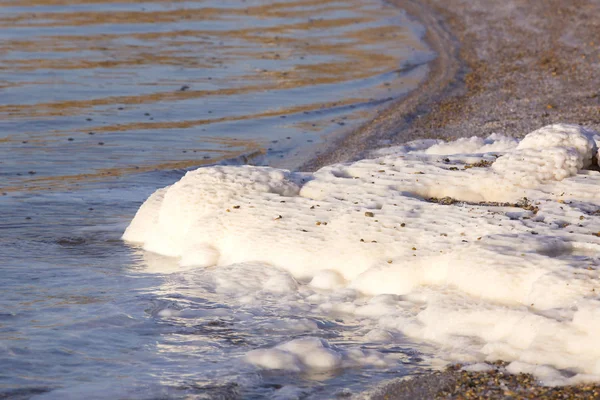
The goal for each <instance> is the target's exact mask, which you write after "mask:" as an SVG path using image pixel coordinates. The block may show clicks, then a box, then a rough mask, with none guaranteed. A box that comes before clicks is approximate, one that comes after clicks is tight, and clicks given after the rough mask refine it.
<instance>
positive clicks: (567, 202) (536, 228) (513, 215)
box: [123, 125, 600, 384]
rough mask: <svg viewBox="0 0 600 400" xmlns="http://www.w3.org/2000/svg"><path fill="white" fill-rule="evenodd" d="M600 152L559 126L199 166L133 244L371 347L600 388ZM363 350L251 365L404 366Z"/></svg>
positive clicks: (315, 345)
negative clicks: (359, 331) (272, 296)
mask: <svg viewBox="0 0 600 400" xmlns="http://www.w3.org/2000/svg"><path fill="white" fill-rule="evenodd" d="M598 142H599V137H598V135H597V134H595V133H594V132H591V131H588V130H585V129H583V128H581V127H577V126H571V125H552V126H548V127H545V128H542V129H540V130H538V131H535V132H532V133H531V134H529V135H527V136H526V137H525V138H524V139H523V140H521V141H520V142H518V141H516V140H514V139H511V138H506V137H502V136H499V135H493V136H491V137H489V138H487V139H482V138H472V139H460V140H458V141H455V142H451V143H442V142H440V141H434V140H426V141H418V142H413V143H409V144H407V145H405V146H400V147H395V148H390V149H385V150H381V151H378V152H376V153H375V154H374V157H375V158H374V159H368V160H361V161H358V162H355V163H351V164H336V165H331V166H328V167H325V168H322V169H321V170H319V171H317V172H315V173H314V174H305V173H292V172H288V171H283V170H278V169H273V168H264V167H251V166H244V167H226V166H217V167H210V168H200V169H198V170H195V171H192V172H189V173H187V174H186V176H185V177H183V178H182V179H181V180H180V181H179V182H177V183H175V184H173V185H172V186H169V187H167V188H164V189H161V190H158V191H157V192H156V193H154V194H153V195H152V196H151V197H150V198H149V199H148V200H147V201H146V202H145V203H144V205H143V206H142V207H141V208H140V210H139V211H138V213H137V215H136V216H135V218H134V220H133V221H132V223H131V225H130V226H129V227H128V228H127V230H126V232H125V234H124V236H123V237H124V239H125V240H127V241H129V242H134V243H139V244H141V245H142V246H143V247H144V248H145V249H147V250H149V251H152V252H156V253H160V254H163V255H167V256H171V257H177V258H178V260H179V263H180V265H182V266H187V267H199V268H200V271H206V272H202V274H204V273H205V274H207V275H206V277H205V278H206V279H205V281H206V282H209V283H207V284H210V285H212V286H211V287H212V290H214V291H220V292H228V293H229V292H231V293H243V296H242V297H243V301H245V302H250V303H252V301H254V300H257V299H259V298H260V295H261V293H265V292H268V293H276V294H278V295H280V296H281V301H282V302H284V301H287V302H289V304H290V307H294V304H296V305H297V306H298V307H305V308H306V307H309V308H311V309H312V310H313V311H314V312H318V313H323V314H327V315H337V314H339V315H344V314H349V315H353V316H357V317H360V318H362V321H363V323H364V326H365V340H371V341H377V342H381V341H383V342H386V341H388V342H393V341H396V340H402V339H401V338H402V337H405V336H408V337H411V338H413V339H414V340H422V341H425V342H428V343H431V344H433V345H434V346H435V348H436V354H435V355H434V356H435V357H438V358H442V359H443V360H446V361H461V362H470V363H480V362H482V361H492V360H499V359H502V360H506V361H510V362H512V363H511V364H510V366H509V367H508V368H507V369H508V370H509V371H511V372H519V371H527V372H532V373H534V374H536V375H537V376H538V377H539V378H540V379H542V380H543V381H544V382H545V383H546V384H566V383H572V382H580V381H582V380H600V362H599V361H598V360H600V346H598V345H597V343H596V340H597V337H598V335H600V311H599V310H600V298H599V297H598V291H596V287H597V286H598V285H597V283H598V277H599V276H598V268H600V265H599V262H598V260H599V258H600V191H599V190H598V187H599V185H600V173H599V172H597V171H596V170H592V169H584V168H590V167H591V166H592V164H595V163H597V158H596V155H597V152H598V145H597V143H598ZM211 267H214V268H211ZM217 271H219V272H217ZM202 279H204V278H202ZM599 291H600V288H599ZM240 296H241V295H240ZM253 299H254V300H253ZM299 324H300V325H303V324H302V323H299ZM314 328H315V327H314V326H313V327H312V330H313V331H314ZM303 329H304V328H303ZM306 329H310V327H308V328H306ZM317 336H318V335H317ZM349 351H350V350H347V349H344V350H340V349H336V348H335V347H334V346H331V345H329V344H328V343H327V342H325V341H323V340H321V339H317V338H312V339H302V340H301V341H300V342H299V341H297V340H292V341H290V342H287V343H284V344H276V345H274V346H273V347H272V348H267V349H257V350H254V351H251V352H250V353H249V354H248V355H247V357H246V360H247V361H248V362H249V363H251V364H254V365H256V366H258V367H260V368H268V369H273V368H274V369H287V370H293V371H306V370H311V369H337V368H343V367H346V366H350V365H352V366H356V365H359V364H357V362H356V360H357V359H359V358H363V359H368V360H371V361H369V365H378V363H381V364H382V365H385V363H386V362H389V360H386V359H385V358H382V357H380V356H381V355H378V354H377V353H376V352H375V353H373V352H370V353H369V354H368V355H367V354H366V353H364V352H363V350H361V349H356V351H359V352H363V353H361V354H362V355H359V356H360V357H359V356H356V357H355V355H356V354H358V353H356V354H355V355H354V356H353V355H352V353H351V352H349ZM313 356H314V357H313ZM352 360H354V361H352ZM473 368H478V367H473Z"/></svg>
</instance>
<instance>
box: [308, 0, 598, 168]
mask: <svg viewBox="0 0 600 400" xmlns="http://www.w3.org/2000/svg"><path fill="white" fill-rule="evenodd" d="M389 2H390V3H392V4H395V5H397V6H398V7H401V8H403V9H405V10H407V12H408V13H409V14H411V15H412V16H413V17H414V18H416V19H417V20H420V21H421V22H422V23H423V25H425V26H426V27H427V28H428V33H427V36H426V40H427V42H428V43H429V45H430V47H431V48H432V49H433V50H435V51H436V52H437V53H438V58H437V59H436V60H435V61H434V62H433V63H431V66H430V67H431V70H430V74H429V77H428V79H427V81H426V82H425V83H424V84H423V85H421V86H420V88H419V89H417V90H415V91H414V92H412V93H411V94H410V95H408V96H407V97H405V98H404V99H400V100H398V101H397V102H396V103H395V104H393V105H392V106H390V107H389V108H387V109H386V110H384V111H382V112H380V114H379V116H378V117H377V118H375V119H374V120H373V121H370V122H369V123H366V124H364V125H362V126H361V127H360V128H359V129H357V130H355V131H354V132H352V133H350V134H349V135H347V136H346V137H344V138H342V139H339V140H337V141H335V142H332V143H331V145H330V146H329V148H328V151H327V152H326V153H324V154H323V155H321V156H319V157H317V158H315V159H313V160H310V161H309V162H307V163H306V164H305V165H304V167H305V168H304V169H307V170H314V169H317V168H319V167H321V166H323V165H327V164H331V163H333V162H342V161H349V160H354V159H358V158H361V157H362V156H364V155H365V154H366V152H367V151H369V150H371V149H374V148H379V147H382V146H383V145H384V143H385V144H387V143H389V144H398V143H403V142H406V141H410V140H414V139H417V138H444V139H452V138H458V137H465V136H467V137H468V136H473V135H476V136H487V135H489V134H492V133H494V132H496V133H502V134H506V135H510V136H514V137H522V136H524V135H525V134H527V133H528V132H530V131H532V130H534V129H537V128H540V127H542V126H544V125H548V124H551V123H556V122H568V123H577V124H581V125H585V126H588V127H591V128H594V129H599V128H600V73H599V72H600V39H599V38H600V19H599V18H598V17H599V16H600V3H599V2H598V1H595V0H574V1H569V2H564V1H560V0H551V1H545V2H530V1H526V0H509V1H503V2H497V1H492V0H485V1H479V2H471V1H467V0H448V1H442V0H423V1H418V2H417V1H411V0H389Z"/></svg>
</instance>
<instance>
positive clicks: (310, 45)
mask: <svg viewBox="0 0 600 400" xmlns="http://www.w3.org/2000/svg"><path fill="white" fill-rule="evenodd" d="M422 30H423V28H422V27H420V26H419V25H417V24H416V23H414V22H411V21H410V19H409V18H407V17H406V16H405V15H404V13H403V12H402V11H401V10H399V9H397V8H395V7H392V6H389V5H385V4H383V3H381V2H380V1H378V0H366V1H364V0H351V1H335V0H319V1H315V0H287V1H277V2H266V1H256V0H253V1H243V0H240V1H238V0H232V1H227V2H220V1H170V2H160V1H140V0H130V1H116V0H106V1H99V0H76V1H67V0H32V1H28V2H21V1H14V0H0V93H1V95H0V174H1V175H0V176H1V177H2V183H1V184H0V187H1V188H2V189H1V190H2V191H3V192H13V191H22V190H34V189H54V188H57V187H61V188H62V187H65V186H66V187H69V186H71V185H72V184H74V183H85V182H88V181H98V180H106V179H107V178H108V179H110V178H111V177H113V176H119V175H123V174H130V173H136V172H143V171H152V170H156V169H160V170H171V169H180V168H192V167H195V166H199V165H204V164H212V163H215V162H220V161H223V160H231V159H236V158H237V159H238V161H239V162H254V163H266V164H269V165H276V166H282V167H286V168H295V167H297V166H299V165H300V164H301V163H302V161H305V159H306V158H307V157H308V156H309V155H310V156H313V155H314V154H315V153H318V152H319V145H320V144H322V143H324V142H325V141H327V138H328V137H332V136H333V135H336V134H337V135H339V134H343V133H344V132H348V131H350V130H352V129H354V128H356V127H357V126H358V125H359V124H361V123H363V122H365V121H367V120H369V119H371V118H372V117H373V116H374V115H375V112H376V109H377V108H378V107H380V106H381V105H382V104H384V103H386V102H387V101H390V100H391V99H393V98H398V97H399V96H402V95H403V94H405V93H407V92H408V91H410V90H411V89H413V88H415V87H416V86H417V85H418V84H419V82H421V81H422V80H423V78H424V76H425V74H426V72H427V65H426V63H425V62H426V61H427V60H428V59H430V56H431V54H430V52H429V51H428V49H427V47H426V46H425V45H424V44H423V43H422V41H421V36H422V33H423V32H422Z"/></svg>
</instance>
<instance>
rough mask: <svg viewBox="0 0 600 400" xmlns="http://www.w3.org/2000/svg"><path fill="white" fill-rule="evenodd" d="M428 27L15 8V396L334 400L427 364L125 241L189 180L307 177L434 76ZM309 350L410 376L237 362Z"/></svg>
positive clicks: (302, 13) (318, 11) (296, 4)
mask: <svg viewBox="0 0 600 400" xmlns="http://www.w3.org/2000/svg"><path fill="white" fill-rule="evenodd" d="M421 30H422V27H419V26H418V25H416V24H414V23H412V22H410V21H409V20H408V19H407V18H406V17H405V16H404V15H403V13H402V12H401V11H399V10H397V9H395V8H393V7H390V6H386V5H384V4H382V3H380V2H379V1H376V0H367V1H358V0H356V1H344V2H338V1H328V0H324V1H323V0H321V1H318V2H316V1H311V0H301V1H280V2H276V3H267V2H264V1H262V2H261V1H231V2H226V3H224V4H223V3H221V2H217V1H213V2H211V1H199V2H187V1H172V2H168V3H164V2H158V1H156V2H152V1H137V0H131V1H128V2H120V1H112V0H102V1H97V0H88V1H77V2H74V1H68V2H67V1H61V0H35V1H30V2H27V6H23V5H22V3H21V2H19V1H9V0H0V54H1V55H2V56H1V57H0V91H1V93H2V96H0V176H1V181H0V182H1V183H0V187H1V189H0V192H2V193H3V196H0V214H1V215H2V219H1V221H0V270H1V272H2V281H1V283H0V289H1V290H0V293H1V294H0V397H1V396H4V395H7V396H9V397H15V398H30V397H38V396H39V397H40V398H60V399H63V398H81V397H84V396H85V397H86V398H90V399H92V398H160V397H167V398H177V397H186V396H187V397H186V398H215V397H217V398H235V397H242V398H252V397H264V396H277V395H278V393H279V394H281V393H291V392H281V390H291V391H294V390H296V389H294V388H301V389H298V390H300V391H303V393H304V394H303V395H304V396H308V397H313V398H329V397H331V396H332V395H334V394H336V393H341V392H340V391H341V390H342V389H343V388H345V389H346V390H351V391H359V390H362V389H364V388H366V387H367V386H369V385H372V384H374V383H375V382H378V381H380V380H382V379H385V378H389V377H396V376H398V375H399V374H405V373H407V371H409V370H413V369H414V368H418V365H419V362H420V361H419V356H418V350H417V349H416V348H414V347H413V348H409V346H408V345H407V346H395V345H394V346H392V345H386V346H381V345H378V344H377V343H365V342H363V339H359V337H362V336H363V335H362V334H361V335H357V332H361V329H363V327H361V326H360V321H357V320H353V319H352V318H333V317H332V316H331V315H328V316H325V315H319V314H315V313H314V311H311V309H310V308H306V307H302V306H301V303H297V304H296V305H294V306H290V304H294V302H289V303H284V302H283V303H282V302H281V301H279V300H280V299H279V298H277V296H273V295H272V294H268V293H265V294H257V295H256V296H258V297H257V299H259V300H260V302H259V303H258V304H259V305H258V306H257V305H256V304H254V305H248V304H246V303H244V302H243V301H241V300H240V299H239V298H237V297H235V296H231V295H229V294H223V293H217V292H215V291H214V290H211V289H210V288H209V287H206V286H204V285H203V279H204V278H205V277H206V276H207V275H206V274H210V271H208V272H207V271H203V270H190V271H180V270H179V269H178V268H177V267H176V263H175V262H174V261H173V260H170V259H168V258H160V257H158V256H153V255H151V254H148V253H146V252H143V251H141V250H139V249H137V248H132V247H128V246H127V245H125V244H124V243H123V242H122V241H121V240H120V236H121V234H122V232H123V230H124V229H125V227H126V226H127V224H128V223H129V221H130V220H131V218H132V217H133V215H134V213H135V211H136V210H137V208H138V207H139V206H140V204H141V203H142V201H143V200H145V198H146V197H147V196H148V195H149V194H150V193H152V192H153V191H154V190H155V189H156V188H158V187H162V186H165V185H168V184H170V183H173V182H174V181H176V180H178V179H179V178H180V177H181V176H182V174H183V171H184V170H185V169H189V168H193V167H196V166H200V165H205V164H213V163H216V162H221V161H225V160H230V162H254V163H267V164H270V165H277V166H283V167H288V168H294V167H296V166H298V165H300V164H301V162H302V161H303V160H305V159H306V155H307V154H311V153H314V152H317V151H318V145H319V143H322V142H323V141H324V140H327V138H328V137H331V136H332V135H335V134H338V133H340V132H341V131H343V130H349V129H352V128H353V127H356V126H357V125H358V124H360V123H361V122H363V121H365V120H367V119H369V118H371V117H372V116H373V115H374V113H375V111H376V109H377V107H379V106H381V105H383V104H385V103H386V102H387V101H389V99H390V98H396V97H398V96H401V95H402V94H403V93H405V92H407V91H409V90H410V89H411V88H414V87H415V85H417V84H418V83H419V82H420V81H421V80H422V79H423V77H424V75H425V73H426V70H427V66H426V64H424V62H425V61H427V60H428V59H429V58H430V54H429V53H428V51H427V48H426V47H425V45H424V44H423V43H422V42H421V40H420V34H421V33H422V32H421ZM182 309H186V310H191V311H189V312H191V313H192V315H191V316H189V315H188V316H184V317H181V316H175V314H173V316H170V315H171V314H169V311H168V310H182ZM165 310H167V311H165ZM290 320H301V321H303V322H301V323H300V324H299V325H304V326H309V327H311V326H312V327H314V326H316V327H317V329H316V330H315V329H313V328H302V329H298V328H297V326H296V325H298V324H296V325H294V323H284V324H283V325H278V324H279V323H280V322H281V321H288V322H289V321H290ZM306 321H308V322H306ZM290 326H296V328H294V329H291V328H290ZM305 335H310V336H319V337H323V338H326V339H327V340H328V341H329V342H330V343H331V344H334V345H337V346H340V347H341V348H345V347H347V346H359V347H362V348H377V349H379V350H381V351H384V352H387V353H389V354H391V355H392V356H393V357H395V359H397V362H396V363H395V364H394V366H392V367H389V368H383V369H382V368H375V367H365V368H358V369H349V370H343V371H335V372H332V373H328V374H320V375H314V374H312V375H311V374H295V375H294V374H292V375H290V374H285V373H274V372H269V373H263V372H260V371H258V370H256V369H255V368H254V367H251V366H249V365H246V364H245V363H243V362H241V357H242V356H243V355H244V354H245V353H247V352H248V351H249V350H252V349H256V348H261V347H264V346H272V345H275V344H277V343H280V342H282V341H285V340H288V339H290V338H293V337H301V336H305ZM294 393H298V392H297V391H296V392H294ZM281 395H282V396H283V395H284V394H281Z"/></svg>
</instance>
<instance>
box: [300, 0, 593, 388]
mask: <svg viewBox="0 0 600 400" xmlns="http://www.w3.org/2000/svg"><path fill="white" fill-rule="evenodd" d="M390 2H391V3H393V4H396V5H398V6H399V7H402V8H404V9H406V10H407V11H408V12H409V13H411V14H412V15H413V16H414V17H415V18H417V19H418V20H420V21H422V23H423V24H424V25H425V26H427V27H428V29H429V32H428V34H427V41H428V42H429V44H430V46H431V47H432V48H433V49H434V50H436V51H437V52H438V54H439V56H438V58H437V60H436V61H435V62H433V63H432V65H431V71H430V74H429V78H428V79H427V81H426V83H425V84H424V85H422V86H421V87H420V89H418V90H416V91H414V92H413V93H412V94H411V95H409V96H408V97H406V98H405V99H404V100H400V101H398V102H397V103H396V104H394V105H392V106H391V107H389V108H388V109H386V110H384V111H382V112H380V114H379V116H378V118H376V119H375V120H373V121H371V122H369V123H367V124H365V125H363V126H362V127H361V128H360V129H358V130H356V131H354V132H352V133H351V134H349V135H348V136H347V137H345V138H343V139H341V140H338V141H337V142H336V143H335V145H332V146H331V147H330V149H329V150H330V151H329V152H328V153H327V154H325V155H323V156H321V157H318V158H316V159H313V160H311V161H310V162H308V163H307V164H305V167H306V168H307V169H316V168H318V167H320V166H322V165H326V164H329V163H332V162H340V161H349V160H353V159H358V158H361V157H362V156H364V155H365V154H366V153H367V152H368V151H369V150H371V149H374V148H378V147H383V145H382V144H383V143H386V142H384V141H387V143H389V144H399V143H403V142H406V141H410V140H414V139H417V138H442V139H454V138H458V137H468V136H474V135H476V136H487V135H490V134H492V133H494V132H496V133H502V134H505V135H510V136H513V137H522V136H524V135H525V134H527V133H528V132H530V131H532V130H534V129H537V128H540V127H542V126H544V125H548V124H551V123H558V122H566V123H575V124H581V125H584V126H587V127H591V128H593V129H596V130H599V129H600V18H599V17H600V2H598V1H594V0H573V1H569V2H565V1H560V0H551V1H545V2H531V1H526V0H508V1H503V2H499V1H493V0H485V1H480V2H472V1H468V0H422V1H419V2H413V1H403V0H390ZM496 365H497V368H496V369H494V370H492V371H489V372H466V371H461V370H460V368H459V367H457V366H450V367H448V368H447V369H446V370H444V371H432V372H430V373H425V374H423V375H420V376H417V377H414V378H412V379H408V380H406V379H399V380H397V381H392V382H390V383H388V384H386V385H383V386H382V387H380V388H379V389H378V390H376V391H374V392H370V393H369V394H365V396H366V397H368V398H373V399H411V400H415V399H438V398H439V399H479V398H485V399H533V398H544V399H566V398H569V399H571V398H573V399H598V398H600V386H598V385H585V384H581V385H577V386H568V387H558V388H549V387H544V386H541V385H540V384H539V382H537V381H536V380H535V378H533V377H532V376H531V375H527V374H519V375H510V374H508V373H505V372H502V371H503V368H502V366H503V365H505V364H503V363H502V362H498V363H497V364H496Z"/></svg>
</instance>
